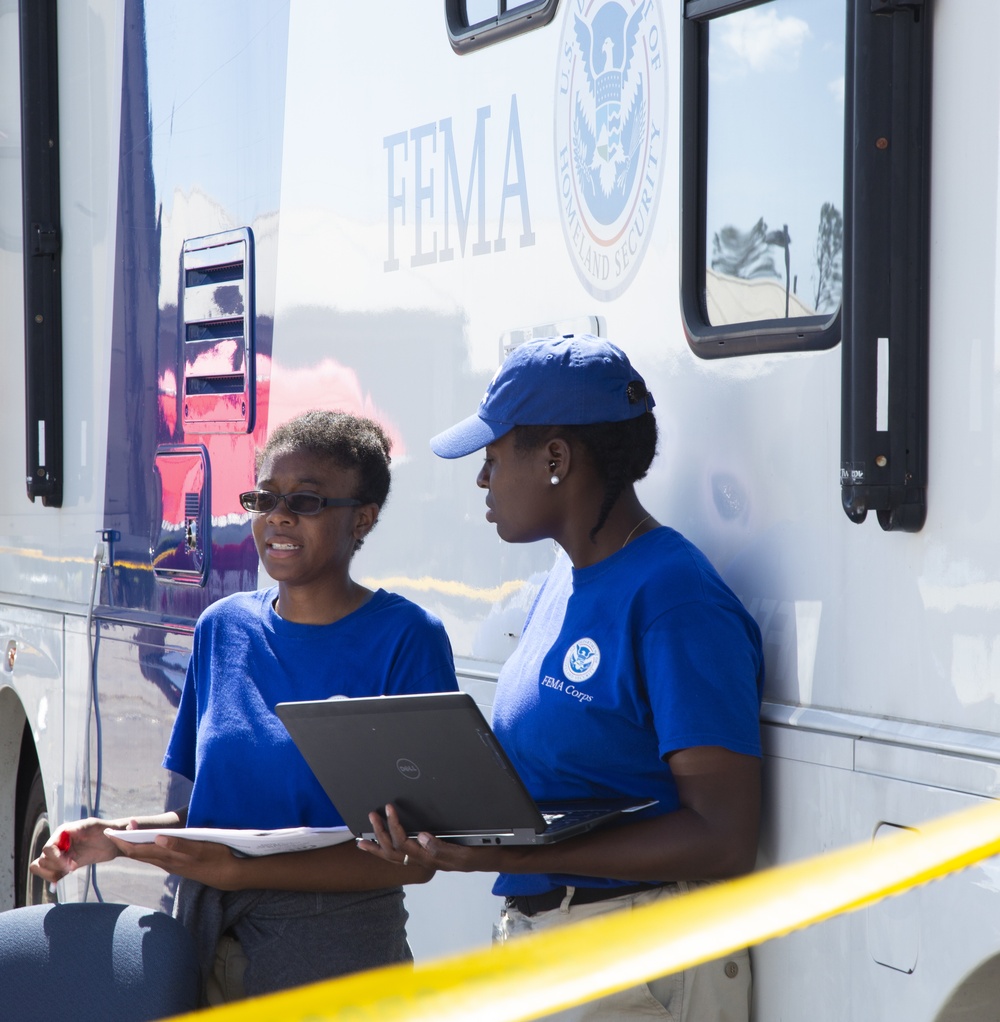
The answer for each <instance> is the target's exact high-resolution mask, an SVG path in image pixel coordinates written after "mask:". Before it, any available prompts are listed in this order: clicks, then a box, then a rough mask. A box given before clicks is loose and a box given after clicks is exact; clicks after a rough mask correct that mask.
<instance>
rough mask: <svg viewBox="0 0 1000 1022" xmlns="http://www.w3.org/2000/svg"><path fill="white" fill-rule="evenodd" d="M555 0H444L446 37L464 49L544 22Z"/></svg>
mask: <svg viewBox="0 0 1000 1022" xmlns="http://www.w3.org/2000/svg"><path fill="white" fill-rule="evenodd" d="M558 3H559V0H445V19H446V21H447V25H448V39H449V41H450V42H451V45H452V49H454V50H455V52H456V53H467V52H469V51H470V50H476V49H479V48H481V47H483V46H488V45H489V44H490V43H495V42H499V41H500V40H501V39H507V38H509V37H510V36H512V35H516V34H517V33H519V32H529V31H530V30H531V29H533V28H541V27H542V26H543V25H547V24H548V23H549V22H550V21H551V20H552V18H553V17H554V16H555V13H556V7H557V6H558Z"/></svg>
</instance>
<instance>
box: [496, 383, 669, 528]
mask: <svg viewBox="0 0 1000 1022" xmlns="http://www.w3.org/2000/svg"><path fill="white" fill-rule="evenodd" d="M629 387H630V393H629V397H630V398H632V399H633V400H643V399H644V398H645V396H646V388H645V385H644V384H643V383H642V382H641V381H635V382H633V383H631V384H629ZM631 388H635V389H636V390H638V389H640V388H641V390H642V393H641V394H638V393H637V394H636V396H635V397H634V398H633V396H632V393H631ZM513 432H514V448H515V450H518V451H522V452H523V451H532V450H536V449H537V448H539V447H541V446H542V445H543V444H545V443H547V442H548V441H549V440H551V439H552V438H553V437H557V436H561V437H564V438H565V439H567V440H570V441H571V442H574V443H577V444H579V445H580V446H581V447H582V448H583V449H584V451H585V452H586V454H587V456H588V458H589V459H590V462H591V464H592V465H593V466H594V468H595V470H596V471H597V474H598V476H599V477H600V479H601V481H602V482H603V483H604V498H603V500H602V501H601V507H600V511H599V513H598V516H597V522H596V524H595V525H594V527H593V528H592V529H591V530H590V538H591V539H592V540H593V539H594V537H595V536H596V535H597V533H598V532H599V531H600V530H601V528H602V527H603V525H604V523H605V522H606V521H607V520H608V515H609V514H610V513H611V509H612V508H613V507H614V506H615V502H616V501H617V500H618V498H619V497H620V496H621V495H622V492H623V491H624V489H625V488H626V487H627V486H630V485H631V484H632V483H637V482H638V481H639V480H640V479H642V478H644V477H645V475H646V473H647V472H648V471H649V466H650V465H651V464H652V463H653V458H654V457H655V456H656V441H657V429H656V417H655V416H654V415H653V413H652V412H643V413H642V414H641V415H638V416H637V417H636V418H634V419H625V420H624V421H623V422H594V423H586V424H584V425H577V426H515V427H514V431H513Z"/></svg>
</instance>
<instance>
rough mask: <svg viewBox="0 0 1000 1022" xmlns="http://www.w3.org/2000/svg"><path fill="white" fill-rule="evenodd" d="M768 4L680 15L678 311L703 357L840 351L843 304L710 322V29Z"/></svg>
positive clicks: (757, 1)
mask: <svg viewBox="0 0 1000 1022" xmlns="http://www.w3.org/2000/svg"><path fill="white" fill-rule="evenodd" d="M767 2H769V0H684V2H683V7H682V10H681V166H680V186H681V187H680V191H681V216H680V237H681V246H680V254H681V282H680V305H681V319H682V322H683V326H684V333H685V336H686V337H687V341H688V344H689V345H690V347H691V350H692V351H693V352H694V353H695V354H696V355H697V356H698V357H699V358H705V359H712V358H731V357H736V356H741V355H753V354H765V353H768V352H783V351H817V350H824V349H827V348H832V347H834V346H836V345H837V344H838V342H839V341H840V336H841V312H842V308H843V306H842V305H841V307H840V308H838V310H837V312H835V313H834V314H833V315H832V316H831V315H823V316H802V317H796V318H794V319H769V320H757V321H754V322H747V323H726V324H722V325H717V326H716V325H713V324H711V323H710V322H709V318H708V309H707V304H706V297H705V287H706V284H705V279H706V271H707V266H708V250H707V246H708V237H707V227H706V221H707V208H708V180H707V170H708V113H709V110H708V106H709V102H708V30H709V26H710V24H711V22H712V21H714V20H715V19H717V18H720V17H722V16H723V15H726V14H733V13H735V12H737V11H741V10H746V9H748V8H751V7H760V6H762V5H763V4H765V3H767ZM845 29H846V26H845ZM845 123H846V117H845Z"/></svg>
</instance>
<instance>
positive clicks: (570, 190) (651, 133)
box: [555, 0, 666, 301]
mask: <svg viewBox="0 0 1000 1022" xmlns="http://www.w3.org/2000/svg"><path fill="white" fill-rule="evenodd" d="M662 23H663V19H662V16H661V14H660V2H659V0H575V2H574V3H572V4H570V5H569V9H568V11H567V14H566V18H565V20H564V22H563V31H562V39H561V41H560V47H559V72H558V80H557V90H556V123H555V141H556V178H557V184H558V190H559V204H560V210H561V212H560V217H561V220H562V226H563V233H564V235H565V237H566V244H567V246H568V247H569V250H570V253H571V255H572V259H573V265H574V267H575V269H576V272H577V275H578V276H579V278H580V280H581V282H582V283H583V286H584V287H585V288H586V289H587V290H588V291H589V292H590V293H591V294H592V295H593V296H594V297H595V298H598V299H601V300H602V301H608V300H610V299H612V298H616V297H617V296H618V295H620V294H621V293H622V292H623V291H624V290H625V289H626V288H627V287H628V285H629V283H630V282H631V280H632V278H633V277H634V276H635V273H636V270H638V269H639V264H640V263H641V262H642V257H643V254H644V253H645V250H646V246H647V244H648V242H649V235H650V233H651V230H652V225H653V216H654V214H655V212H656V203H657V200H658V198H659V194H660V178H661V176H662V172H663V149H664V129H665V123H664V119H665V111H666V69H665V52H664V49H665V39H664V34H663V32H662V28H661V26H662Z"/></svg>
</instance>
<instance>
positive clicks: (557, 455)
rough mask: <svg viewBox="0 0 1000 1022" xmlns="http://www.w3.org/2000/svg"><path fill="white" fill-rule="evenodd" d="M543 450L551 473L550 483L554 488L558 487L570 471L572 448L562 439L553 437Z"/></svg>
mask: <svg viewBox="0 0 1000 1022" xmlns="http://www.w3.org/2000/svg"><path fill="white" fill-rule="evenodd" d="M543 450H544V456H545V463H546V467H547V468H548V471H549V482H550V483H551V484H552V485H553V486H558V485H559V483H561V482H562V481H563V479H565V478H566V474H567V473H568V472H569V469H570V461H571V452H570V446H569V444H568V443H566V441H565V440H563V438H562V437H553V438H552V439H551V440H549V441H548V442H547V443H546V444H545V447H544V448H543Z"/></svg>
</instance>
